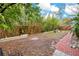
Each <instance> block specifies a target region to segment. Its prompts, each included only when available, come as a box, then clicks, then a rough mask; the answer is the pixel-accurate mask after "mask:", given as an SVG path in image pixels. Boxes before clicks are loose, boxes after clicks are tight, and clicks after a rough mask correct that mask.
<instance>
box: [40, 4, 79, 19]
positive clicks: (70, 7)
mask: <svg viewBox="0 0 79 59" xmlns="http://www.w3.org/2000/svg"><path fill="white" fill-rule="evenodd" d="M39 7H40V8H41V15H42V16H45V17H47V16H48V15H50V16H52V15H54V16H56V17H59V15H60V14H61V15H60V17H59V18H72V17H73V16H71V15H75V14H76V13H77V12H78V9H77V8H76V7H78V4H77V3H39ZM57 15H58V16H57Z"/></svg>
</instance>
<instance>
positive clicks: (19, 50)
mask: <svg viewBox="0 0 79 59" xmlns="http://www.w3.org/2000/svg"><path fill="white" fill-rule="evenodd" d="M67 33H68V31H62V32H57V33H54V32H44V33H39V34H33V35H29V36H28V37H27V38H24V39H16V40H10V41H5V42H0V48H2V50H3V55H6V56H51V55H53V52H54V50H55V44H56V43H57V42H58V41H59V40H60V39H61V38H62V37H63V36H65V35H66V34H67Z"/></svg>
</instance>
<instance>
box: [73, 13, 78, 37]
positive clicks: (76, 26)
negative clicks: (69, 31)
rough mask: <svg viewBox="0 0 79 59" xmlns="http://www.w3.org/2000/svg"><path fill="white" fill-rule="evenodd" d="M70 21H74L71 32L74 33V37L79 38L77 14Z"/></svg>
mask: <svg viewBox="0 0 79 59" xmlns="http://www.w3.org/2000/svg"><path fill="white" fill-rule="evenodd" d="M72 20H73V21H75V23H74V27H73V29H74V30H73V32H75V34H76V36H77V37H78V38H79V13H78V14H77V16H76V17H75V18H73V19H72Z"/></svg>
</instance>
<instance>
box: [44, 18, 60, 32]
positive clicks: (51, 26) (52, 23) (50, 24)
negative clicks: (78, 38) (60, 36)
mask: <svg viewBox="0 0 79 59" xmlns="http://www.w3.org/2000/svg"><path fill="white" fill-rule="evenodd" d="M58 27H59V20H58V19H56V18H54V17H52V18H47V19H46V20H45V21H43V31H52V30H56V29H58Z"/></svg>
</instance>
